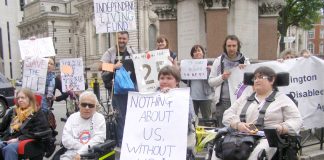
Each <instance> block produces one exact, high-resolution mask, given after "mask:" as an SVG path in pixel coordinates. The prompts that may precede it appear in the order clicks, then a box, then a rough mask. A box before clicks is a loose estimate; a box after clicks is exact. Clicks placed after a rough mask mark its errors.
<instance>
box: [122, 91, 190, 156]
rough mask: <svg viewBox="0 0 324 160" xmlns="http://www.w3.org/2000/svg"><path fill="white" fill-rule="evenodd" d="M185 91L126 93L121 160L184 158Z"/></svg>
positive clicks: (185, 129)
mask: <svg viewBox="0 0 324 160" xmlns="http://www.w3.org/2000/svg"><path fill="white" fill-rule="evenodd" d="M189 92H190V90H189V88H180V89H179V88H178V89H173V90H170V91H169V92H168V93H161V92H158V93H152V94H144V93H138V92H129V93H128V101H127V114H126V121H125V129H124V138H123V144H122V148H121V160H130V159H137V160H145V159H185V157H186V151H187V132H188V112H189V94H190V93H189Z"/></svg>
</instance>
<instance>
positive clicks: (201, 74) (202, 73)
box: [180, 59, 207, 79]
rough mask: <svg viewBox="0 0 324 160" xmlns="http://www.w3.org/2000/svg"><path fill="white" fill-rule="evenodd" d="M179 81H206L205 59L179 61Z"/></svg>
mask: <svg viewBox="0 0 324 160" xmlns="http://www.w3.org/2000/svg"><path fill="white" fill-rule="evenodd" d="M180 68H181V79H207V59H185V60H181V63H180Z"/></svg>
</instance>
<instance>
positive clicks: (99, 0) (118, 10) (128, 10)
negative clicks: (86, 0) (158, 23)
mask: <svg viewBox="0 0 324 160" xmlns="http://www.w3.org/2000/svg"><path fill="white" fill-rule="evenodd" d="M93 7H94V13H95V21H96V33H109V32H120V31H130V30H136V16H135V10H136V4H135V2H134V0H94V5H93Z"/></svg>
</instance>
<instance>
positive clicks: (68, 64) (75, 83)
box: [60, 58, 85, 92]
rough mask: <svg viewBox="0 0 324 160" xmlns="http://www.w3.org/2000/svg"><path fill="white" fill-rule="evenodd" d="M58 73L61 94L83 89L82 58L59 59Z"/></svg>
mask: <svg viewBox="0 0 324 160" xmlns="http://www.w3.org/2000/svg"><path fill="white" fill-rule="evenodd" d="M60 71H61V80H62V90H63V92H66V91H69V90H72V91H83V90H84V89H85V86H84V74H83V61H82V58H70V59H61V60H60Z"/></svg>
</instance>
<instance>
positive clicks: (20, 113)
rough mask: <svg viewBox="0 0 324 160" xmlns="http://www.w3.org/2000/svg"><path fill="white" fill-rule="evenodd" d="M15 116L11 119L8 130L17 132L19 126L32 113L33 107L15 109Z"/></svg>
mask: <svg viewBox="0 0 324 160" xmlns="http://www.w3.org/2000/svg"><path fill="white" fill-rule="evenodd" d="M15 111H16V116H15V117H14V118H13V119H12V121H11V124H10V128H11V130H12V131H19V128H20V126H21V125H22V124H23V122H24V121H25V120H26V119H27V118H28V117H29V116H31V115H33V113H34V108H33V107H28V108H26V109H24V110H22V109H21V108H15Z"/></svg>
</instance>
